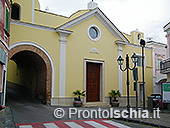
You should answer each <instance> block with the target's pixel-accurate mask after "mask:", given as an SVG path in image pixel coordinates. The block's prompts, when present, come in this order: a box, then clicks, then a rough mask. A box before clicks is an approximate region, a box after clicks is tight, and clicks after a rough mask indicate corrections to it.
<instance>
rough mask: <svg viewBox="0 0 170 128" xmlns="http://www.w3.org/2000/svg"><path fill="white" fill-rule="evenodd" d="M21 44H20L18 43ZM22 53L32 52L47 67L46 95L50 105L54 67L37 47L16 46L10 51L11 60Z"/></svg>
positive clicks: (47, 102)
mask: <svg viewBox="0 0 170 128" xmlns="http://www.w3.org/2000/svg"><path fill="white" fill-rule="evenodd" d="M18 44H19V43H18ZM21 52H31V53H35V54H36V55H37V56H39V57H40V58H41V59H42V60H43V61H44V64H45V66H46V78H45V84H46V85H45V93H46V96H45V97H46V98H45V99H46V104H50V101H51V97H52V78H53V77H52V65H51V61H50V59H49V57H48V56H47V55H46V54H45V53H44V51H42V50H41V49H40V48H38V47H36V46H35V45H28V44H23V45H16V46H15V47H12V48H11V49H10V51H9V59H11V58H12V57H13V56H15V55H16V54H18V53H21Z"/></svg>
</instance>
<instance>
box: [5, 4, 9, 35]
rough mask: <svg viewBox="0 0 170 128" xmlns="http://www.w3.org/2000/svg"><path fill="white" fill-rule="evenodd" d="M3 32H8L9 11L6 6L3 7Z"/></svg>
mask: <svg viewBox="0 0 170 128" xmlns="http://www.w3.org/2000/svg"><path fill="white" fill-rule="evenodd" d="M5 30H6V31H7V32H9V10H8V7H7V6H5Z"/></svg>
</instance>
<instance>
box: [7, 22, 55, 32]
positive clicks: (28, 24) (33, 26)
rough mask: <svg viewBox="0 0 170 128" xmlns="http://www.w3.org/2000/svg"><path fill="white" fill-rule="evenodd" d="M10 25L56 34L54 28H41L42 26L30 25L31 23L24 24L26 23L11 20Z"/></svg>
mask: <svg viewBox="0 0 170 128" xmlns="http://www.w3.org/2000/svg"><path fill="white" fill-rule="evenodd" d="M10 23H11V24H14V25H19V26H23V27H28V28H34V29H39V30H45V31H50V32H56V30H55V28H51V27H47V26H42V25H36V24H32V23H26V22H21V21H15V20H11V22H10Z"/></svg>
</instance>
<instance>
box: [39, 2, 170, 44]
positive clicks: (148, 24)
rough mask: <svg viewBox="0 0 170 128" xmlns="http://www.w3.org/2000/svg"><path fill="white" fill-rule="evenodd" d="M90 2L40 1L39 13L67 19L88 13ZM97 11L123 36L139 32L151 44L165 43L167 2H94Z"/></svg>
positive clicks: (169, 15)
mask: <svg viewBox="0 0 170 128" xmlns="http://www.w3.org/2000/svg"><path fill="white" fill-rule="evenodd" d="M90 1H91V0H39V2H40V6H41V10H45V8H46V7H47V6H48V8H49V12H52V13H56V14H59V15H63V16H68V17H69V16H70V15H71V14H73V13H74V12H76V11H78V10H81V9H87V3H89V2H90ZM94 2H96V3H98V7H99V8H100V9H101V10H102V11H103V13H104V14H105V15H106V16H107V17H108V18H109V19H110V20H111V21H112V23H113V24H114V25H115V26H116V27H117V28H118V29H119V30H120V31H122V32H125V33H127V34H130V32H131V31H133V30H136V29H138V30H139V31H141V32H143V33H144V34H145V39H146V38H147V37H153V40H154V41H157V42H162V43H167V40H166V38H165V35H166V33H165V32H164V31H163V27H164V26H165V25H166V24H167V23H168V22H170V0H94Z"/></svg>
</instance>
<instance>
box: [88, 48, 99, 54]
mask: <svg viewBox="0 0 170 128" xmlns="http://www.w3.org/2000/svg"><path fill="white" fill-rule="evenodd" d="M90 53H94V54H99V53H100V52H99V50H98V49H97V48H92V49H91V50H90Z"/></svg>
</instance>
